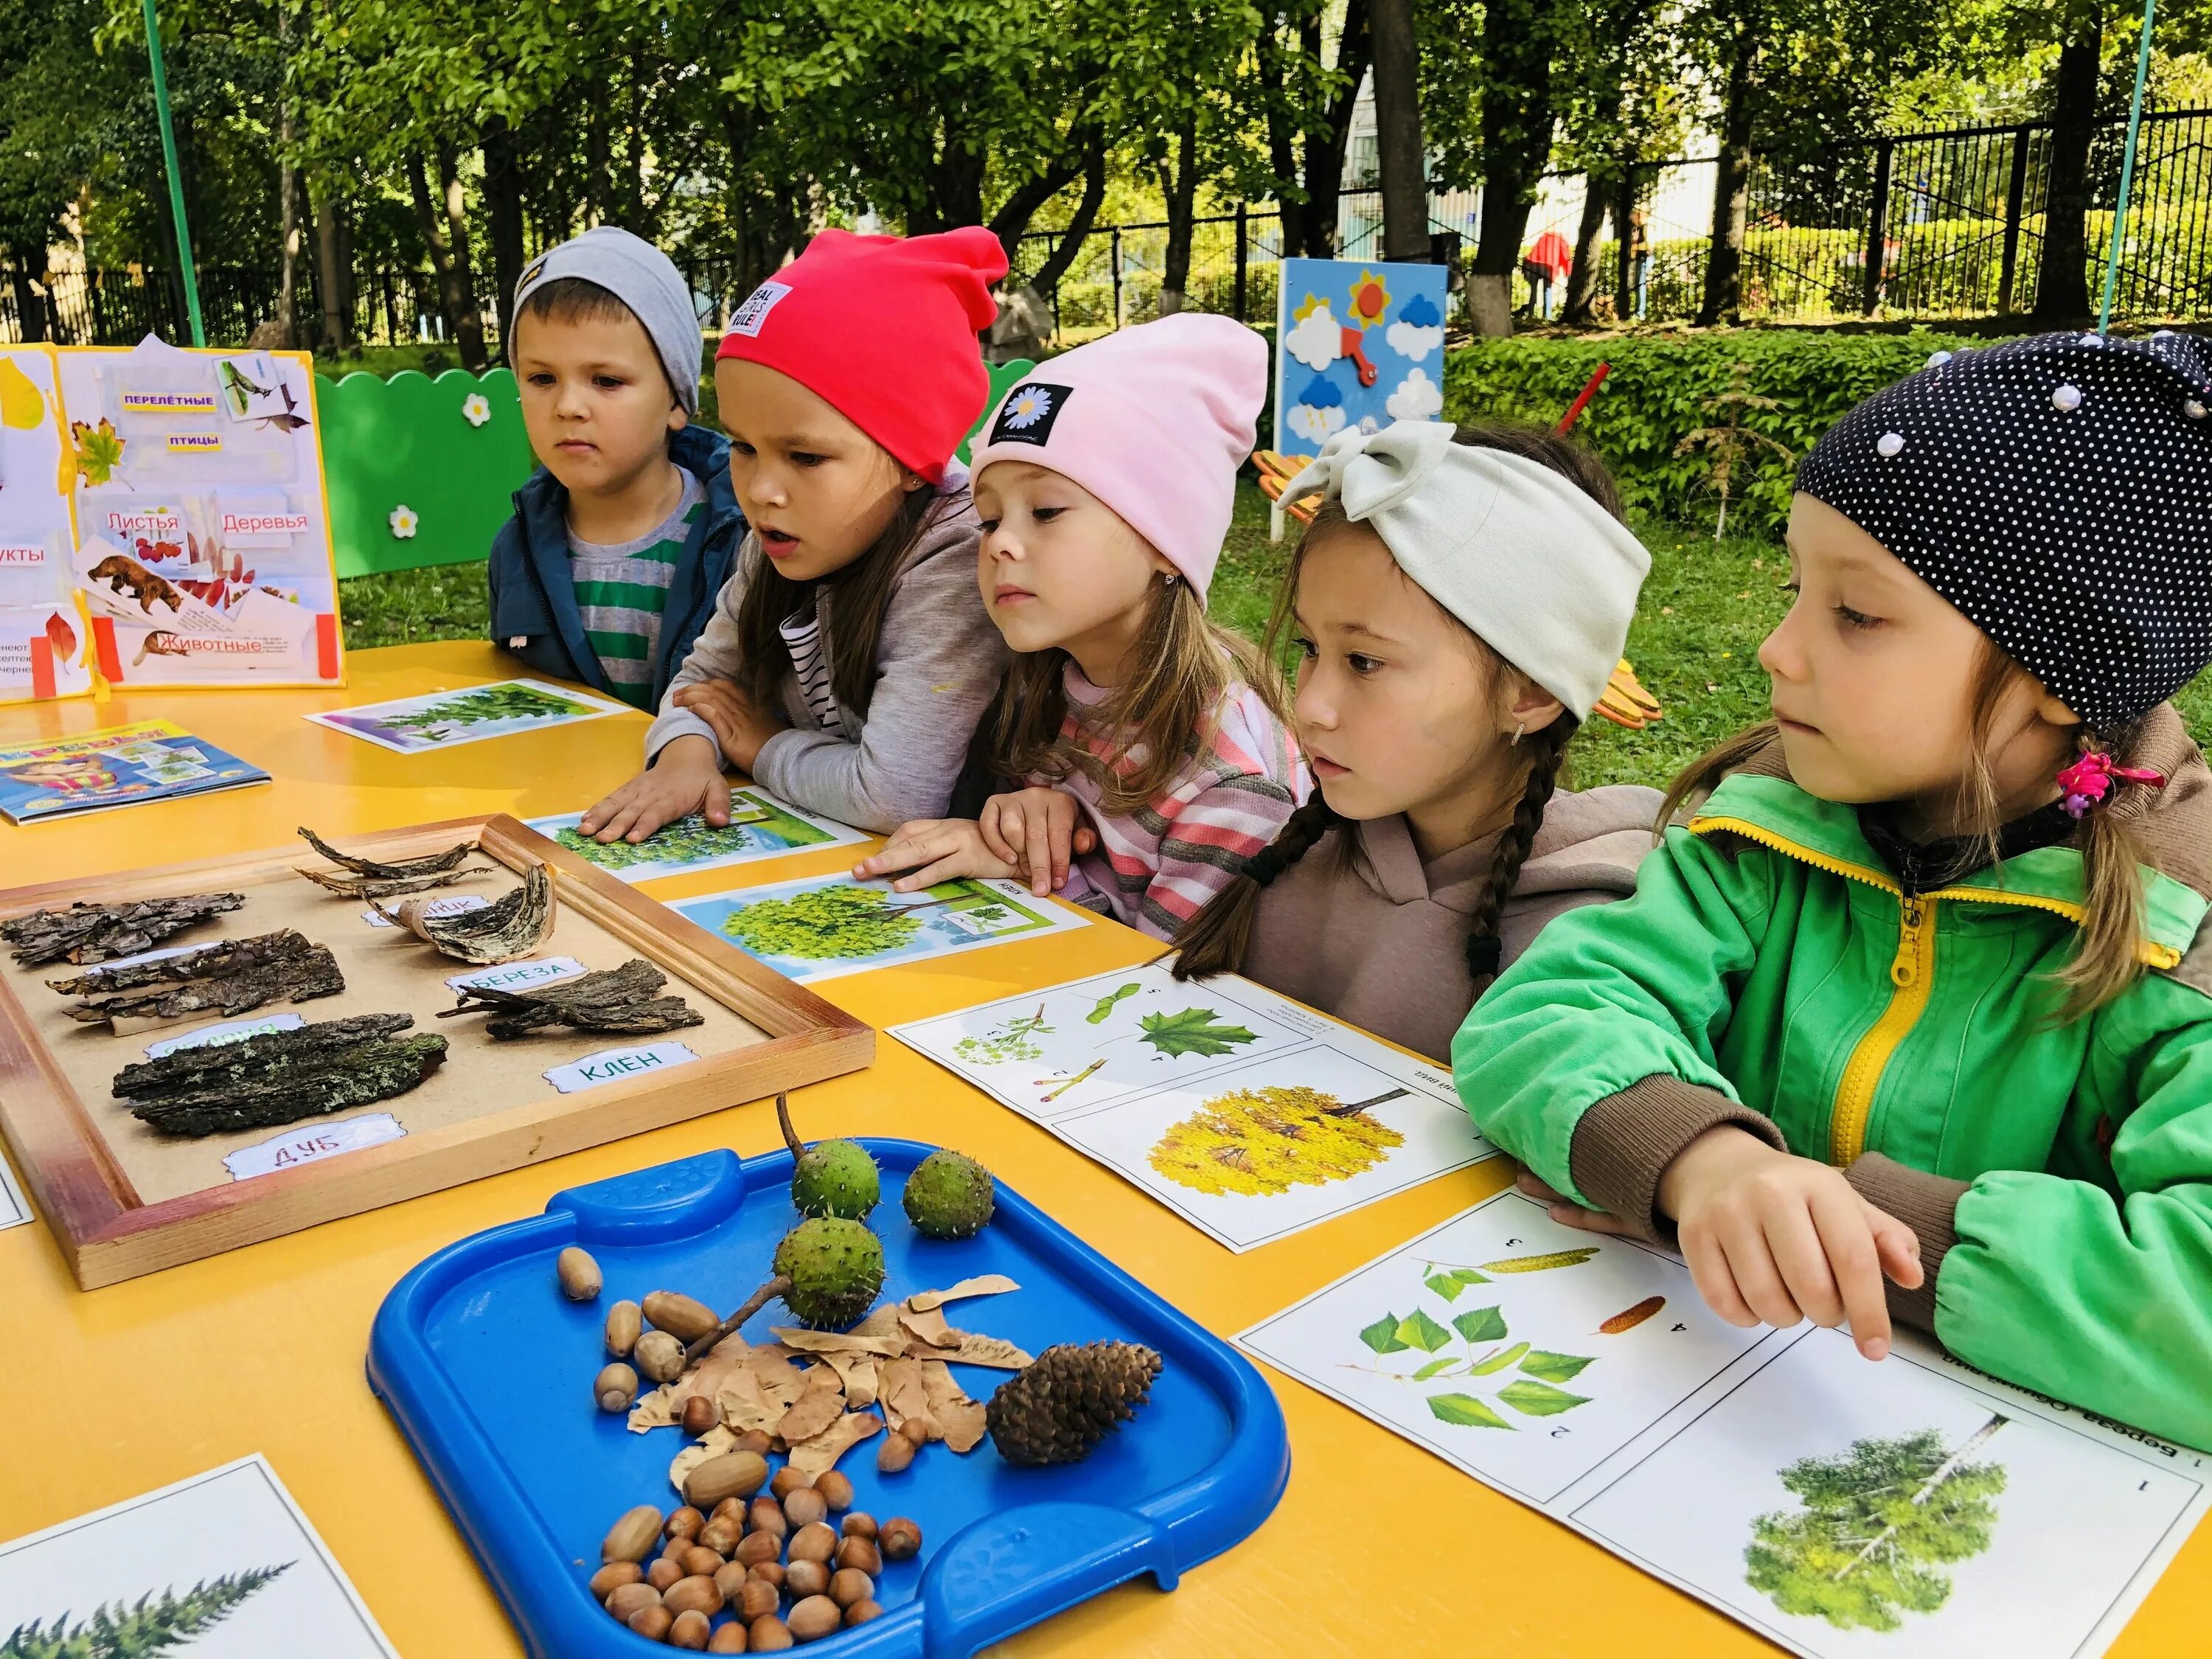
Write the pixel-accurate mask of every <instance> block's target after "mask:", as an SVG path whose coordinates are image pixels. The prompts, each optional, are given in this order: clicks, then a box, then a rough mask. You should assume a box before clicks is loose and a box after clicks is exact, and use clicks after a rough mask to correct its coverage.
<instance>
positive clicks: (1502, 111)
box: [1467, 0, 1558, 337]
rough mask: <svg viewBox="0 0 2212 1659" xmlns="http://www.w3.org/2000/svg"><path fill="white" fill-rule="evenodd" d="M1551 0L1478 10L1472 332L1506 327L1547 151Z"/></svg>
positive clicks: (1503, 331) (1497, 3) (1497, 0)
mask: <svg viewBox="0 0 2212 1659" xmlns="http://www.w3.org/2000/svg"><path fill="white" fill-rule="evenodd" d="M1556 3H1558V0H1524V3H1518V4H1507V3H1504V0H1492V3H1491V4H1490V5H1489V6H1487V7H1486V8H1485V10H1484V14H1483V24H1482V54H1483V63H1484V64H1485V66H1486V72H1485V78H1484V84H1483V97H1482V220H1481V223H1480V226H1479V227H1478V235H1477V240H1476V243H1475V250H1474V258H1473V259H1472V260H1471V261H1470V262H1469V263H1468V279H1467V308H1468V319H1469V320H1470V321H1472V322H1473V323H1474V328H1475V331H1476V332H1477V333H1479V334H1484V335H1489V336H1492V337H1498V336H1503V335H1507V334H1510V333H1511V332H1512V331H1513V273H1514V272H1515V271H1516V270H1519V269H1520V266H1521V238H1522V233H1523V232H1525V231H1526V230H1527V229H1528V208H1529V205H1530V204H1532V203H1533V202H1534V200H1535V198H1536V181H1537V180H1538V179H1541V178H1542V177H1543V174H1544V167H1545V164H1546V163H1547V161H1550V160H1551V155H1552V125H1553V112H1552V43H1551V38H1550V37H1551V33H1552V31H1551V27H1550V24H1551V14H1552V10H1553V7H1554V5H1555V4H1556Z"/></svg>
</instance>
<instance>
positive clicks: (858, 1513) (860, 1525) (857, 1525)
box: [843, 1510, 876, 1540]
mask: <svg viewBox="0 0 2212 1659" xmlns="http://www.w3.org/2000/svg"><path fill="white" fill-rule="evenodd" d="M843 1531H844V1534H845V1536H846V1537H848V1538H866V1539H870V1540H872V1539H873V1538H874V1537H875V1535H876V1517H875V1516H872V1515H870V1514H869V1513H868V1512H867V1511H866V1510H854V1511H853V1512H852V1513H851V1514H850V1515H848V1516H846V1517H845V1525H844V1528H843Z"/></svg>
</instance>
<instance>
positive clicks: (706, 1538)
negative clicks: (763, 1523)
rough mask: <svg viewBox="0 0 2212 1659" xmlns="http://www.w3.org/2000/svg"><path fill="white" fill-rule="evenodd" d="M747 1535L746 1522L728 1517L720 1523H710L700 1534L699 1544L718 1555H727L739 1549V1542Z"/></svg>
mask: <svg viewBox="0 0 2212 1659" xmlns="http://www.w3.org/2000/svg"><path fill="white" fill-rule="evenodd" d="M744 1535H745V1528H744V1522H740V1521H739V1520H738V1518H737V1516H734V1515H732V1516H725V1517H724V1518H723V1519H721V1520H720V1521H709V1522H708V1523H707V1524H706V1526H705V1527H704V1528H702V1529H701V1530H700V1533H699V1543H700V1544H701V1546H702V1547H704V1548H707V1549H710V1550H712V1551H714V1553H715V1554H717V1555H727V1554H728V1553H730V1552H731V1551H732V1550H733V1549H735V1548H737V1547H738V1540H739V1539H740V1538H743V1537H744Z"/></svg>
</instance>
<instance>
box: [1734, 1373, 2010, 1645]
mask: <svg viewBox="0 0 2212 1659" xmlns="http://www.w3.org/2000/svg"><path fill="white" fill-rule="evenodd" d="M2004 1423H2005V1419H2003V1418H2002V1417H1992V1418H1990V1419H1989V1421H1988V1422H1986V1423H1984V1425H1982V1427H1981V1428H1980V1429H1979V1430H1978V1431H1976V1432H1975V1433H1974V1434H1973V1435H1972V1436H1970V1437H1968V1438H1967V1439H1966V1441H1965V1442H1964V1443H1962V1444H1961V1445H1960V1447H1959V1448H1958V1449H1955V1450H1954V1449H1949V1448H1948V1447H1947V1445H1946V1444H1945V1442H1944V1439H1943V1437H1942V1434H1941V1433H1939V1432H1938V1431H1936V1430H1934V1429H1923V1430H1922V1431H1920V1432H1919V1433H1917V1434H1910V1435H1904V1436H1900V1437H1897V1438H1895V1439H1888V1440H1877V1439H1868V1440H1856V1441H1853V1442H1852V1443H1851V1448H1850V1450H1849V1451H1848V1452H1845V1453H1844V1454H1843V1455H1841V1456H1838V1457H1807V1458H1802V1459H1801V1460H1799V1461H1798V1462H1795V1463H1792V1464H1791V1465H1790V1467H1789V1468H1785V1469H1784V1470H1783V1471H1782V1472H1781V1480H1782V1484H1783V1486H1785V1487H1786V1488H1788V1489H1789V1491H1790V1492H1791V1493H1792V1494H1793V1495H1794V1496H1795V1497H1796V1498H1797V1500H1798V1502H1799V1503H1800V1504H1802V1508H1800V1509H1798V1510H1791V1511H1784V1510H1775V1511H1772V1512H1770V1513H1768V1514H1765V1515H1762V1516H1759V1517H1758V1518H1757V1519H1756V1520H1754V1521H1753V1522H1752V1541H1751V1543H1750V1544H1749V1545H1748V1546H1747V1547H1746V1548H1745V1550H1744V1553H1743V1559H1744V1578H1745V1580H1746V1582H1747V1583H1749V1584H1750V1585H1751V1587H1752V1588H1753V1589H1755V1590H1757V1591H1759V1593H1760V1594H1761V1595H1765V1596H1766V1597H1767V1598H1769V1599H1770V1600H1771V1601H1773V1603H1774V1605H1775V1606H1777V1607H1780V1608H1781V1609H1782V1610H1783V1611H1784V1613H1796V1614H1798V1615H1800V1616H1802V1617H1808V1618H1816V1619H1825V1620H1827V1622H1828V1623H1830V1624H1831V1625H1833V1626H1836V1627H1837V1628H1838V1630H1852V1629H1860V1630H1874V1631H1893V1630H1896V1629H1898V1628H1899V1626H1902V1625H1903V1623H1904V1622H1905V1621H1904V1620H1903V1619H1902V1618H1901V1617H1900V1615H1901V1614H1903V1613H1935V1612H1936V1611H1938V1610H1939V1609H1940V1608H1942V1606H1943V1604H1944V1603H1945V1602H1946V1601H1948V1600H1949V1599H1950V1595H1951V1579H1950V1575H1949V1574H1948V1573H1946V1572H1943V1571H1941V1569H1942V1568H1943V1567H1946V1566H1949V1565H1954V1564H1955V1563H1958V1562H1960V1561H1964V1560H1966V1559H1969V1558H1970V1557H1972V1556H1976V1555H1978V1554H1980V1553H1982V1552H1983V1551H1984V1550H1985V1549H1987V1548H1988V1547H1990V1529H1991V1528H1993V1527H1994V1526H1995V1525H1996V1518H1997V1516H1996V1505H1995V1504H1994V1503H1993V1502H1992V1501H1991V1500H1992V1499H1994V1498H1996V1496H1997V1494H1998V1493H2000V1492H2002V1491H2003V1490H2004V1486H2005V1472H2004V1467H2003V1465H2002V1464H1999V1463H1975V1462H1970V1461H1969V1459H1970V1458H1971V1456H1972V1453H1973V1452H1974V1451H1976V1450H1978V1449H1979V1448H1980V1447H1981V1446H1982V1445H1983V1444H1984V1443H1986V1442H1987V1441H1988V1440H1989V1438H1990V1436H1991V1435H1993V1434H1995V1433H1996V1431H1998V1430H1999V1429H2001V1428H2002V1427H2003V1426H2004Z"/></svg>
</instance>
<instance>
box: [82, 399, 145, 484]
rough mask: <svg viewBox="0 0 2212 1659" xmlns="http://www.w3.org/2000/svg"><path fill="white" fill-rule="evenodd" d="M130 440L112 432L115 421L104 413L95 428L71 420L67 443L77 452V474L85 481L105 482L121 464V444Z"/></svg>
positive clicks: (91, 482)
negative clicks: (68, 441)
mask: <svg viewBox="0 0 2212 1659" xmlns="http://www.w3.org/2000/svg"><path fill="white" fill-rule="evenodd" d="M129 441H130V440H128V439H127V438H118V437H117V436H116V435H115V422H112V421H111V420H109V419H108V418H107V417H106V416H104V415H103V416H100V424H99V425H98V426H97V427H91V426H87V425H86V424H85V423H84V422H82V421H71V422H70V444H71V446H72V447H74V448H75V449H76V471H77V477H80V478H82V479H83V480H84V482H85V483H88V484H104V483H106V482H107V481H108V480H109V479H110V478H112V477H114V476H115V469H116V468H117V467H118V466H120V465H123V449H124V446H125V444H127V443H128V442H129Z"/></svg>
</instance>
